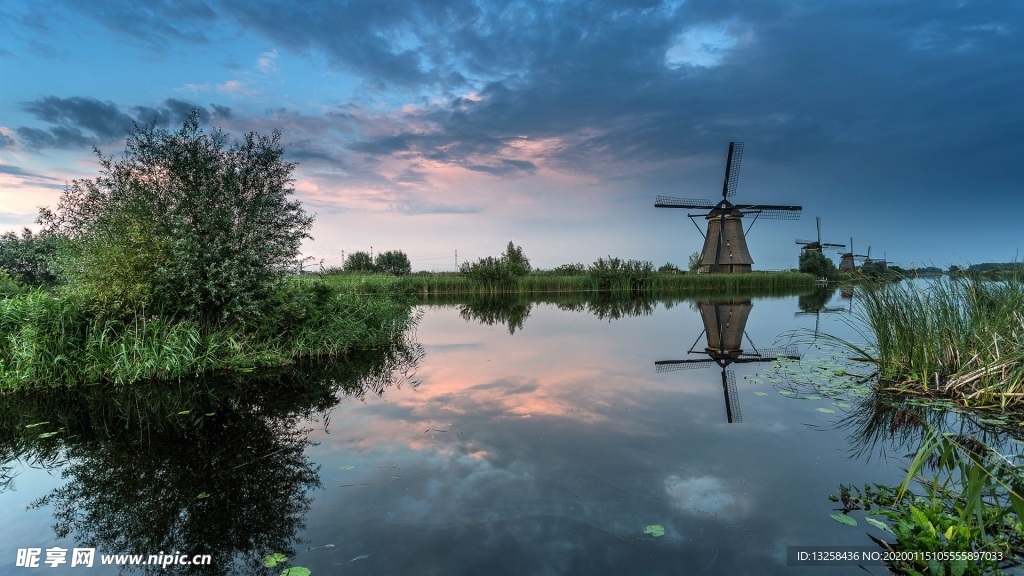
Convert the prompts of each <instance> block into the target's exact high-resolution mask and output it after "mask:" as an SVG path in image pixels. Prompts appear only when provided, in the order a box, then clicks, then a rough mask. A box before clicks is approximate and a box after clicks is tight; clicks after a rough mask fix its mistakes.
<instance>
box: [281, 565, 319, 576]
mask: <svg viewBox="0 0 1024 576" xmlns="http://www.w3.org/2000/svg"><path fill="white" fill-rule="evenodd" d="M312 573H313V572H312V571H311V570H310V569H309V568H306V567H305V566H292V567H291V568H285V569H284V570H283V571H282V572H281V576H309V575H310V574H312Z"/></svg>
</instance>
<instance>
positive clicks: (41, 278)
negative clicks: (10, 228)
mask: <svg viewBox="0 0 1024 576" xmlns="http://www.w3.org/2000/svg"><path fill="white" fill-rule="evenodd" d="M57 246H58V239H57V238H55V237H54V236H52V235H50V234H33V233H32V231H31V230H29V229H28V228H25V229H23V230H22V231H21V236H18V235H17V234H15V233H14V232H5V233H4V234H3V235H0V269H3V270H6V271H7V273H8V274H9V275H10V276H11V277H12V278H13V279H15V280H17V281H18V282H19V283H21V284H27V285H29V286H50V285H53V284H56V282H57V271H56V256H57Z"/></svg>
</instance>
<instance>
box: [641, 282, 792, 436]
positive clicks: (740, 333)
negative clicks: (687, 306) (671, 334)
mask: <svg viewBox="0 0 1024 576" xmlns="http://www.w3.org/2000/svg"><path fill="white" fill-rule="evenodd" d="M698 307H699V308H700V315H701V318H702V319H703V320H704V330H703V331H701V333H700V334H699V335H698V336H697V339H696V340H694V342H693V345H692V346H690V349H689V350H688V351H687V354H707V355H708V357H709V358H710V360H704V359H695V358H690V359H686V360H658V361H656V362H655V363H654V367H655V370H657V371H658V372H670V371H673V370H688V369H694V368H707V367H710V366H713V365H716V364H717V365H718V366H719V367H720V368H721V369H722V393H723V394H724V396H725V416H726V419H727V420H728V422H729V423H730V424H734V423H738V422H743V416H742V414H741V413H740V401H739V394H738V392H737V391H736V375H735V374H733V372H732V370H727V369H726V368H727V367H728V366H729V365H731V364H734V363H747V362H771V361H772V360H776V359H778V358H791V359H793V360H799V359H800V356H799V354H798V353H797V350H796V348H794V347H789V346H788V347H785V348H766V349H761V350H758V349H757V348H756V347H755V346H754V344H753V342H750V336H747V342H749V343H750V349H751V351H750V352H747V351H745V350H744V349H743V348H741V346H742V345H743V337H744V336H746V330H745V329H746V326H747V316H748V315H749V314H750V310H751V309H752V308H753V307H754V305H753V304H752V303H751V302H750V300H740V301H728V302H712V301H703V302H700V303H699V304H698ZM701 336H707V344H708V345H707V347H706V348H704V350H703V351H698V350H695V348H696V347H697V343H698V342H699V341H700V339H701Z"/></svg>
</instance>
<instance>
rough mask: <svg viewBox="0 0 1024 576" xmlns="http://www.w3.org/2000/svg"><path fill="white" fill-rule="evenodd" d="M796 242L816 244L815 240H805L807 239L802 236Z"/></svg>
mask: <svg viewBox="0 0 1024 576" xmlns="http://www.w3.org/2000/svg"><path fill="white" fill-rule="evenodd" d="M796 243H797V244H814V240H805V239H803V238H801V239H800V240H797V241H796Z"/></svg>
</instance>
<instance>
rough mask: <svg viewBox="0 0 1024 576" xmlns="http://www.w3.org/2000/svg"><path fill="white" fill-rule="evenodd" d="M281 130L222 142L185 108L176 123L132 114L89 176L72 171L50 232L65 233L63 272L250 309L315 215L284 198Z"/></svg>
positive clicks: (121, 297) (203, 313)
mask: <svg viewBox="0 0 1024 576" xmlns="http://www.w3.org/2000/svg"><path fill="white" fill-rule="evenodd" d="M280 137H281V135H280V133H279V132H277V131H275V132H274V133H273V134H272V135H271V136H263V135H259V134H256V133H250V134H247V135H246V136H245V138H244V139H243V140H242V141H240V142H236V143H234V144H232V145H230V146H228V143H227V136H226V135H225V134H224V133H223V132H221V131H220V130H218V129H214V130H213V131H212V132H210V133H204V132H203V130H202V128H201V127H200V126H199V113H198V111H196V110H193V111H192V113H191V114H190V115H189V116H188V118H186V119H185V121H184V123H183V125H182V127H181V129H180V130H178V131H175V132H171V131H168V130H165V129H157V128H156V127H155V125H154V124H151V125H149V126H146V127H141V128H140V127H139V126H136V127H135V129H134V130H133V131H132V132H131V133H130V134H129V136H128V138H127V140H126V142H125V153H124V155H123V156H122V157H121V158H119V159H117V160H115V159H113V158H105V157H103V156H102V155H100V154H99V151H98V150H97V156H99V162H100V165H101V166H102V171H101V174H100V176H99V177H97V178H96V179H95V180H75V181H74V182H72V183H71V184H70V185H69V186H68V187H67V188H66V189H65V191H64V194H63V195H62V197H61V200H60V204H59V205H58V207H57V209H56V210H52V211H51V210H49V209H43V210H41V211H40V217H39V222H40V223H41V224H43V226H44V228H45V231H46V233H49V234H52V235H54V236H56V237H58V238H60V239H62V240H66V241H67V242H66V243H65V244H64V245H65V246H67V249H66V250H64V251H63V258H62V262H61V269H62V273H63V274H64V275H65V276H66V277H67V280H68V281H69V283H74V284H75V285H76V287H77V290H78V291H79V292H81V293H82V294H83V295H84V296H86V297H88V298H90V299H93V300H95V301H98V302H100V303H101V304H103V305H115V304H121V305H128V306H130V307H132V308H137V307H139V306H144V305H150V306H153V307H157V308H159V309H162V310H164V311H165V312H170V313H174V314H178V315H181V316H183V317H191V318H196V319H203V320H210V321H231V320H235V319H238V318H244V317H246V316H249V315H251V314H255V313H258V309H259V307H258V302H259V301H260V300H261V299H262V298H264V297H266V295H267V294H268V293H269V292H270V290H271V289H272V287H273V286H274V283H275V281H276V280H278V279H279V278H280V277H281V276H282V275H283V274H284V273H285V272H287V271H288V270H292V269H295V268H297V267H298V263H299V248H300V243H301V241H302V240H303V239H304V238H308V237H309V234H308V231H309V229H310V227H311V226H312V222H313V218H312V217H311V216H307V215H306V213H305V212H304V211H303V209H302V207H301V205H300V204H299V202H298V201H295V200H289V199H288V197H289V196H290V195H291V194H293V193H294V189H293V188H292V186H291V183H292V171H293V170H294V168H295V164H293V163H290V162H285V161H284V160H283V159H282V158H283V154H284V150H283V149H282V147H281V145H280Z"/></svg>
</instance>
